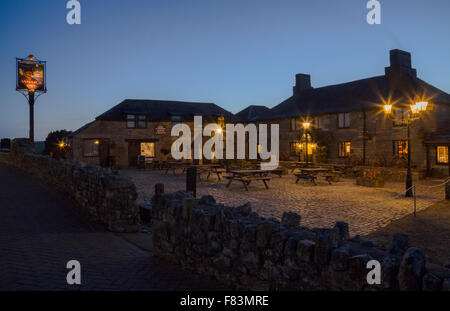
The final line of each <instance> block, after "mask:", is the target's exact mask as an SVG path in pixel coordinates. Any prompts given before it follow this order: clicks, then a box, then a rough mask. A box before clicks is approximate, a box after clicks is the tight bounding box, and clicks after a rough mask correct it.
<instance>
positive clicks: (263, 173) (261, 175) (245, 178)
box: [225, 170, 271, 191]
mask: <svg viewBox="0 0 450 311" xmlns="http://www.w3.org/2000/svg"><path fill="white" fill-rule="evenodd" d="M230 173H231V175H230V176H225V178H227V179H229V181H228V183H227V186H226V187H227V188H228V187H230V185H231V183H232V182H233V181H234V180H238V181H240V182H242V185H243V186H244V188H245V190H246V191H248V186H249V185H250V183H251V182H252V181H253V180H259V181H261V182H262V183H263V184H264V186H265V187H266V189H269V185H268V184H267V182H268V181H270V179H271V177H269V173H270V170H232V171H230Z"/></svg>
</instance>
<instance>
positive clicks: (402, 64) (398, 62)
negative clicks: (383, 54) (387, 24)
mask: <svg viewBox="0 0 450 311" xmlns="http://www.w3.org/2000/svg"><path fill="white" fill-rule="evenodd" d="M389 58H390V61H391V66H390V67H386V68H385V69H384V71H385V73H386V75H387V76H390V75H398V74H407V75H410V76H413V77H417V72H416V69H414V68H412V67H411V53H409V52H406V51H402V50H390V51H389Z"/></svg>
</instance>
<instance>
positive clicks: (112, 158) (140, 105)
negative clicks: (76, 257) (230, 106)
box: [70, 99, 233, 167]
mask: <svg viewBox="0 0 450 311" xmlns="http://www.w3.org/2000/svg"><path fill="white" fill-rule="evenodd" d="M194 115H196V116H198V115H201V116H202V118H203V124H204V125H205V124H207V123H218V124H223V123H225V122H228V121H230V120H232V118H233V114H232V113H230V112H228V111H226V110H224V109H222V108H220V107H219V106H217V105H215V104H212V103H192V102H178V101H162V100H136V99H126V100H124V101H123V102H121V103H120V104H118V105H116V106H115V107H113V108H111V109H110V110H108V111H106V112H105V113H103V114H101V115H100V116H98V117H97V118H96V119H95V120H94V121H93V122H91V123H88V124H86V125H84V126H83V127H81V128H80V129H78V130H76V131H75V132H73V133H72V134H70V144H71V146H72V151H71V157H72V159H74V160H76V161H80V162H83V163H87V164H91V165H101V166H110V165H114V166H115V167H130V166H131V167H132V166H136V165H137V159H138V156H140V155H142V156H145V157H146V158H151V159H154V160H160V161H161V160H167V159H170V150H171V146H172V142H173V141H174V140H175V139H176V137H172V136H171V129H172V126H173V125H175V124H178V123H180V122H183V123H185V124H188V125H189V126H190V127H191V132H192V133H193V117H194Z"/></svg>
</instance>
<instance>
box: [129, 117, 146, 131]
mask: <svg viewBox="0 0 450 311" xmlns="http://www.w3.org/2000/svg"><path fill="white" fill-rule="evenodd" d="M127 128H132V129H134V128H140V129H144V128H147V116H146V115H145V114H138V115H136V114H127Z"/></svg>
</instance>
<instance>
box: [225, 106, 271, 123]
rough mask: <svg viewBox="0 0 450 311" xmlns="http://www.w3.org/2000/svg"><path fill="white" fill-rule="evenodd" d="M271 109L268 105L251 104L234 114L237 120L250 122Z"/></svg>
mask: <svg viewBox="0 0 450 311" xmlns="http://www.w3.org/2000/svg"><path fill="white" fill-rule="evenodd" d="M268 111H270V108H268V107H266V106H258V105H251V106H248V107H247V108H245V109H243V110H241V111H239V112H238V113H236V114H235V115H234V117H235V121H237V122H250V121H253V120H256V119H258V118H259V117H260V116H262V115H264V114H265V113H267V112H268Z"/></svg>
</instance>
